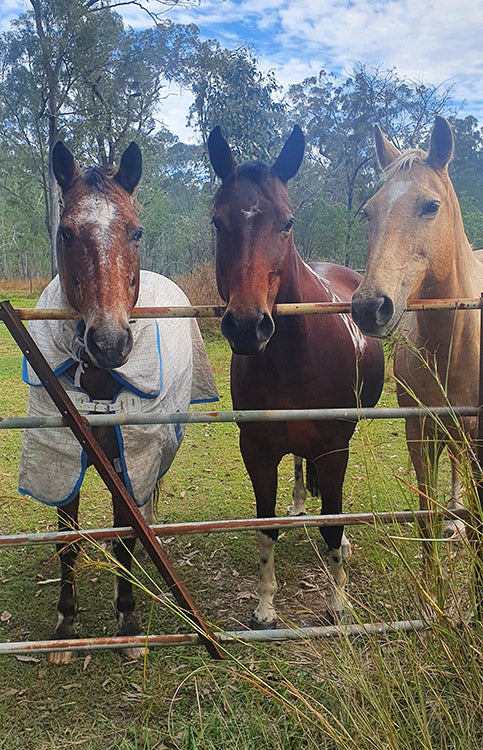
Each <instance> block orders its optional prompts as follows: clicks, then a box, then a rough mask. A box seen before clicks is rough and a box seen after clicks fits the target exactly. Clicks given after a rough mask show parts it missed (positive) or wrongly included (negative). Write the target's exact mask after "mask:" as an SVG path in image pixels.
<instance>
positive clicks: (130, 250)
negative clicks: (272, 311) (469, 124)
mask: <svg viewBox="0 0 483 750" xmlns="http://www.w3.org/2000/svg"><path fill="white" fill-rule="evenodd" d="M52 163H53V170H54V174H55V176H56V179H57V182H58V183H59V185H60V187H61V189H62V197H63V211H62V215H61V219H60V226H59V230H58V235H57V255H58V265H59V278H60V283H59V278H56V279H54V280H53V281H52V282H51V284H49V286H48V287H47V289H46V290H45V291H44V293H43V295H42V297H41V300H40V301H39V304H40V305H41V306H44V307H45V306H47V307H48V306H49V305H48V304H45V301H46V300H47V301H48V300H49V299H51V296H49V295H54V299H56V300H57V301H60V302H61V304H60V306H62V303H63V306H65V305H66V304H70V305H71V307H73V308H74V310H77V311H78V312H80V313H81V314H82V318H83V324H82V323H80V324H79V325H77V323H76V322H75V321H65V322H64V323H59V324H58V326H57V322H55V326H53V327H49V326H50V324H51V323H52V321H49V322H48V325H47V327H45V324H44V322H42V323H40V322H38V321H36V324H37V326H36V327H35V326H34V327H33V328H32V335H34V336H35V332H36V334H37V343H38V344H39V346H40V347H41V349H42V350H43V351H45V349H44V348H43V347H45V346H47V347H49V348H48V349H47V350H48V351H49V353H50V354H51V359H49V362H52V361H59V362H60V363H61V364H60V366H59V368H58V369H57V370H55V372H56V374H57V375H58V376H59V377H60V378H61V380H62V381H63V385H64V387H65V388H66V389H67V390H68V393H69V395H70V396H71V398H73V399H74V400H76V398H77V397H78V396H79V397H80V399H81V400H83V401H85V402H87V405H86V413H90V412H91V411H96V410H97V409H98V407H99V408H100V409H101V410H103V407H106V409H105V410H107V411H116V410H117V409H118V408H122V409H123V410H124V409H128V410H129V409H130V405H131V404H133V403H134V404H136V403H138V405H139V408H138V409H137V410H138V411H139V410H143V411H144V410H147V409H156V408H158V409H159V408H160V406H159V404H160V400H161V399H163V401H162V405H163V408H164V409H166V410H168V411H173V412H174V411H176V410H180V411H185V410H186V409H187V408H188V407H189V403H190V394H191V392H192V391H191V388H192V356H193V357H194V356H195V347H194V344H195V343H196V341H195V337H194V335H193V332H192V322H190V321H186V323H182V325H181V328H180V327H179V323H180V322H181V321H162V322H161V321H134V322H132V321H131V322H130V320H129V317H130V315H131V312H132V309H133V307H134V305H135V303H136V301H137V300H138V295H139V300H141V299H148V298H149V302H148V303H147V304H148V305H151V306H156V303H157V304H158V305H159V304H160V302H159V301H158V297H156V295H157V294H158V290H159V289H161V290H163V291H162V294H164V293H166V294H167V295H168V299H167V300H165V301H163V302H162V303H161V304H182V305H183V304H189V302H188V300H187V298H186V296H185V295H184V293H183V292H182V291H181V290H180V289H179V288H178V287H177V286H176V285H175V284H174V283H173V282H171V281H169V280H168V279H165V278H164V277H162V276H159V275H158V274H152V273H149V272H146V271H141V272H140V269H139V242H140V239H141V235H142V228H141V225H140V222H139V218H138V215H137V205H136V201H135V199H134V191H135V188H136V186H137V184H138V182H139V179H140V177H141V168H142V160H141V152H140V150H139V148H138V146H137V145H136V144H135V143H131V144H130V146H129V147H128V148H127V149H126V151H125V152H124V153H123V155H122V158H121V161H120V165H119V169H118V170H117V171H115V170H114V168H112V167H89V168H87V169H85V170H79V169H78V168H77V166H76V164H75V162H74V158H73V156H72V154H71V153H70V151H69V150H68V149H67V148H66V147H65V146H64V145H63V144H62V143H60V142H59V143H57V144H56V145H55V147H54V150H53V159H52ZM59 290H60V291H59ZM57 294H58V295H59V297H55V295H57ZM140 304H145V305H146V302H144V303H143V302H140ZM50 306H51V307H52V306H59V305H58V304H57V305H52V304H51V305H50ZM166 323H167V324H168V327H167V328H166V327H165V324H166ZM196 331H197V335H198V337H199V332H198V330H197V328H196ZM190 336H191V337H190ZM42 337H43V338H42ZM181 339H182V340H181ZM71 342H72V343H71ZM199 342H201V339H200V338H199ZM146 344H149V346H146ZM192 344H193V352H192ZM201 348H202V349H203V347H201ZM139 349H141V353H139ZM161 353H162V358H163V359H162V370H161ZM46 356H47V355H46ZM203 356H206V355H205V353H204V349H203ZM56 358H57V359H56ZM128 360H129V361H128ZM133 362H134V365H133ZM198 362H200V359H199V355H198ZM206 362H207V360H206ZM52 366H53V365H52ZM133 367H134V368H138V369H134V371H133ZM151 379H152V380H151ZM27 382H30V381H28V380H27ZM152 383H154V384H153V385H151V384H152ZM30 384H31V385H33V386H36V385H39V383H36V382H33V383H30ZM39 392H40V393H39ZM35 399H37V401H35ZM38 399H43V400H44V401H43V402H42V403H43V406H44V407H45V408H47V407H48V405H49V404H50V400H49V398H48V396H47V395H46V394H45V395H44V394H43V389H41V388H40V389H39V388H31V390H30V398H29V409H31V408H33V407H32V404H33V403H38ZM207 400H213V399H207ZM168 403H169V405H171V404H173V408H172V409H170V408H167V404H168ZM39 408H40V407H39ZM151 427H152V426H150V427H149V428H146V427H142V428H140V426H136V427H132V426H131V427H128V426H123V427H122V428H121V427H105V428H101V427H95V428H93V432H94V434H95V436H96V438H97V440H98V441H99V443H100V445H101V447H102V449H103V450H104V452H105V454H106V455H107V457H108V458H109V460H110V461H111V463H113V465H114V467H115V469H116V471H117V472H118V474H119V476H120V477H121V479H122V481H123V482H124V483H125V484H126V485H127V486H128V488H129V489H130V492H131V494H132V495H133V497H134V499H135V500H136V502H137V503H138V505H140V506H142V511H143V514H144V516H145V518H146V520H147V521H148V522H150V523H152V522H153V511H152V494H153V491H154V489H155V487H156V482H157V480H158V478H159V476H160V475H161V474H163V473H164V471H166V470H167V468H168V466H169V464H170V463H171V461H172V460H173V457H174V454H175V453H176V450H177V448H178V446H179V443H180V441H181V438H182V434H183V428H182V427H181V426H180V425H176V426H174V425H163V426H160V425H158V426H157V427H158V428H159V430H158V429H157V428H155V430H151ZM166 427H167V428H168V429H166ZM140 429H141V432H140V431H139V430H140ZM146 429H148V432H145V430H146ZM26 432H28V434H26V435H24V446H23V451H22V457H21V462H20V467H21V468H20V477H19V484H20V483H21V482H22V481H24V482H25V478H26V479H27V482H28V483H27V484H25V483H24V484H20V488H21V491H22V492H24V494H30V495H33V496H34V497H37V498H38V499H40V500H42V501H43V502H47V503H49V504H53V505H57V506H58V522H59V530H63V529H70V528H77V527H78V507H79V491H78V490H79V487H80V484H81V483H82V479H83V476H84V470H85V464H86V460H85V454H82V451H81V448H80V446H78V444H77V443H76V441H75V439H74V438H73V437H72V436H71V435H70V434H68V435H66V431H63V434H61V435H60V436H58V437H55V436H53V435H52V437H49V436H46V435H45V433H52V430H50V431H49V430H38V431H37V432H38V433H41V434H39V435H38V436H37V437H31V436H32V434H33V433H35V432H36V431H35V430H30V431H26ZM61 432H62V431H61ZM54 439H55V440H56V441H57V442H56V444H55V446H54V447H52V445H51V444H49V443H50V441H53V440H54ZM68 440H70V441H71V448H70V449H69V450H64V447H65V445H66V444H67V441H68ZM35 441H37V442H35ZM42 441H43V442H42ZM72 446H73V447H72ZM128 448H129V451H131V452H128ZM77 450H78V451H79V453H77V452H76V451H77ZM34 452H35V455H36V456H37V457H38V458H37V459H36V460H37V461H40V463H41V464H45V465H46V472H45V478H44V475H43V474H42V479H41V480H40V477H39V475H40V474H41V472H40V471H36V468H38V466H37V465H35V466H34V470H33V471H32V469H31V468H30V467H31V465H32V464H33V463H35V462H34V459H33V458H32V455H33V454H34ZM81 454H82V455H81ZM46 456H48V458H46ZM81 463H82V465H81ZM72 467H73V468H72ZM40 468H43V466H42V465H41V466H40ZM67 474H68V477H69V479H68V482H69V484H66V482H65V481H64V479H63V477H64V476H65V475H67ZM57 476H59V477H60V478H59V485H60V487H61V489H58V484H57ZM72 477H73V479H72ZM140 477H141V479H140ZM40 481H42V482H43V484H42V492H43V495H42V494H40V493H39V491H38V490H37V488H38V487H39V482H40ZM62 482H63V484H62ZM51 485H55V490H52V491H51V489H50V487H51ZM25 487H27V489H25ZM32 487H33V489H32ZM114 525H115V526H123V525H129V521H128V518H127V516H126V513H125V510H124V506H122V505H121V503H120V500H119V498H116V497H115V498H114ZM134 544H135V540H134V539H128V540H125V541H118V542H115V543H114V554H115V556H116V558H117V561H118V562H119V564H120V566H123V567H124V568H125V569H126V570H128V571H129V570H130V566H131V558H132V553H133V550H134ZM78 551H79V550H78V547H77V545H75V544H72V545H68V546H65V545H62V544H59V545H58V552H59V555H60V563H61V590H60V598H59V602H58V607H57V609H58V615H59V619H58V624H57V627H56V629H55V632H54V634H53V636H52V637H53V638H54V639H64V638H75V637H76V630H75V624H74V618H75V614H76V610H77V599H76V593H75V585H74V564H75V560H76V557H77V554H78ZM128 579H129V576H128V575H120V576H117V577H116V590H115V607H116V612H117V619H118V631H117V635H136V634H138V633H140V627H139V625H138V622H137V620H136V618H135V616H134V598H133V592H132V584H131V582H130V580H128ZM125 654H126V655H127V656H137V655H139V650H138V649H126V650H125ZM70 656H71V654H70V653H69V652H53V653H51V654H50V660H51V661H54V662H63V661H68V660H69V658H70Z"/></svg>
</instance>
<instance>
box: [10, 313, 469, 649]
mask: <svg viewBox="0 0 483 750" xmlns="http://www.w3.org/2000/svg"><path fill="white" fill-rule="evenodd" d="M3 305H4V303H2V319H3V320H4V322H5V318H4V316H3V309H4V308H3ZM407 309H408V310H425V309H428V310H429V309H450V310H453V309H454V310H456V309H466V310H476V309H479V310H480V311H481V315H482V317H483V302H482V300H477V299H475V300H434V301H427V300H424V301H423V300H420V301H415V302H413V303H411V304H410V305H409V306H408V308H407ZM348 312H349V305H348V304H341V303H315V304H311V305H283V306H282V305H279V306H278V308H277V309H276V314H277V315H293V314H327V313H328V314H341V313H348ZM223 313H224V308H223V307H220V306H197V307H184V308H138V309H136V310H135V311H134V312H133V316H132V317H133V318H143V317H156V318H159V317H198V318H201V317H207V318H210V317H211V318H215V317H221V316H222V315H223ZM16 317H18V318H19V319H23V320H27V319H34V318H37V317H42V318H49V319H54V318H58V319H67V318H73V317H75V315H73V313H72V311H69V310H63V311H59V310H42V311H36V310H29V309H21V310H17V311H16ZM482 330H483V326H482ZM481 350H482V347H481V346H480V352H481ZM482 370H483V368H482V367H481V356H480V397H479V404H480V405H481V404H482V403H483V376H482ZM309 412H310V413H309ZM415 413H418V414H419V413H423V414H426V415H429V414H434V415H435V416H444V415H452V416H454V417H457V416H478V418H479V419H478V422H479V433H478V435H479V440H478V448H477V453H478V455H477V458H478V463H479V465H480V466H481V465H482V463H483V461H482V459H483V455H482V453H483V450H482V447H481V442H482V441H481V437H482V436H483V430H482V422H483V419H482V414H481V406H480V407H478V408H475V407H470V406H464V407H455V408H448V409H446V408H438V409H434V410H432V409H430V408H427V409H401V408H399V409H384V408H381V407H376V408H372V409H352V410H350V409H340V410H338V409H326V410H291V411H278V412H274V411H272V412H239V411H238V412H237V411H224V412H222V411H221V412H213V411H210V412H188V413H184V414H180V413H176V414H160V415H159V416H156V418H155V421H156V422H159V423H170V422H184V423H186V424H188V423H203V424H217V423H218V424H219V423H238V422H241V421H259V420H260V421H289V420H296V419H307V418H308V417H310V419H321V420H324V419H325V420H330V419H334V418H336V417H337V418H342V419H350V420H364V419H403V418H405V417H408V416H414V415H415ZM143 419H144V418H143V417H140V416H139V415H133V416H129V415H108V414H95V415H92V416H90V417H89V418H87V422H88V424H89V425H103V424H104V425H107V424H109V425H112V424H138V423H140V422H142V421H143ZM153 421H154V420H153ZM53 426H63V427H65V428H66V429H68V427H67V426H66V425H65V423H64V422H63V418H62V417H59V418H50V419H45V420H43V419H41V418H40V419H37V420H32V419H28V418H23V417H17V418H14V417H6V418H3V419H2V420H1V421H0V429H28V428H29V427H53ZM478 494H479V501H480V504H481V502H482V494H483V493H482V488H481V485H479V486H478ZM438 515H439V516H445V517H455V515H457V516H458V517H461V518H464V519H465V520H470V521H472V523H473V526H474V527H475V528H477V530H478V531H479V529H480V522H481V519H480V518H479V513H477V514H476V516H474V515H471V514H470V512H469V511H462V512H458V513H456V514H455V513H439V514H438V513H431V512H430V511H401V512H385V513H384V512H383V513H362V514H361V513H358V514H342V515H340V516H332V517H330V516H329V517H327V516H319V515H310V516H303V517H298V518H297V517H296V518H287V517H281V518H271V519H270V518H269V519H231V520H223V521H202V522H196V523H179V524H173V523H171V524H162V525H158V526H153V527H152V531H153V532H154V534H155V535H156V536H159V537H162V536H171V535H176V536H180V535H183V534H193V533H194V534H198V533H213V532H230V531H234V530H253V529H256V528H282V527H286V528H294V527H301V528H309V527H311V526H321V525H323V524H326V525H337V524H340V523H341V521H342V523H344V525H348V526H349V525H359V526H362V527H368V526H371V525H374V524H380V523H382V524H390V523H394V522H404V521H408V520H412V521H414V520H418V519H422V518H425V517H426V518H427V517H429V516H431V517H432V518H436V517H437V516H438ZM135 535H136V534H134V533H133V531H132V529H131V528H128V527H125V528H122V529H112V528H110V529H91V530H83V531H79V532H64V533H63V534H60V533H58V532H57V533H56V532H48V533H44V534H17V535H8V536H7V535H6V536H0V546H15V545H31V544H33V545H38V544H52V543H54V542H58V541H61V540H62V541H69V542H73V541H75V540H77V539H82V540H84V541H99V540H103V539H113V538H119V537H120V538H127V537H130V536H135ZM475 559H476V560H477V564H476V568H477V570H476V576H477V579H478V585H479V586H480V588H479V595H478V603H479V604H480V605H481V568H480V562H481V546H480V542H479V540H478V550H477V557H476V558H475ZM201 604H202V603H201ZM201 609H202V607H201ZM479 615H480V616H481V607H480V611H479ZM424 627H425V622H424V621H423V620H421V619H414V620H405V621H397V622H381V623H375V624H374V623H369V624H364V625H344V626H327V627H320V628H290V629H287V628H280V629H277V630H272V631H263V632H257V631H220V632H215V633H214V634H213V635H214V640H215V642H216V643H217V644H220V645H223V644H229V643H234V642H253V641H260V642H273V641H279V640H282V641H283V640H298V639H304V638H307V637H321V638H327V637H337V636H340V635H341V634H347V635H357V636H361V635H364V634H365V633H381V634H384V633H388V632H397V631H412V630H413V631H418V630H421V629H423V628H424ZM124 640H125V641H126V643H124ZM121 641H122V642H123V643H122V645H138V646H139V644H141V645H148V646H149V647H150V648H151V647H157V646H159V647H161V646H168V645H194V644H199V643H204V645H205V646H206V634H205V633H204V632H203V629H201V633H200V632H194V633H189V634H173V635H160V636H157V635H150V636H138V637H136V638H134V637H132V638H125V639H119V637H116V638H89V639H76V640H75V642H74V643H73V642H72V641H64V642H62V641H55V642H54V641H30V642H28V641H26V642H17V643H5V644H1V645H0V655H2V654H12V653H16V654H19V653H32V652H48V651H50V650H57V651H58V650H62V649H65V650H90V649H100V648H107V649H114V648H119V646H120V645H121Z"/></svg>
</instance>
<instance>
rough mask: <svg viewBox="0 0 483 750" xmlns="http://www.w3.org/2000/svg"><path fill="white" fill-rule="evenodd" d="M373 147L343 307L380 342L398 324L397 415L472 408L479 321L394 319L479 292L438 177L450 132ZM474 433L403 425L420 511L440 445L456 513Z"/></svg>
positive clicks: (452, 197)
mask: <svg viewBox="0 0 483 750" xmlns="http://www.w3.org/2000/svg"><path fill="white" fill-rule="evenodd" d="M375 140H376V153H377V158H378V160H379V164H380V166H381V168H382V170H383V182H382V185H381V187H380V188H379V190H378V191H377V192H376V194H375V195H374V196H373V197H372V198H371V199H370V200H369V201H368V203H367V204H366V206H365V212H366V215H367V219H368V263H367V269H366V274H365V276H364V279H363V281H362V283H361V284H360V286H359V288H358V289H357V291H356V292H355V293H354V296H353V298H352V317H353V318H354V320H355V321H356V323H357V324H358V326H359V327H360V329H361V330H362V331H363V332H364V333H366V334H368V335H370V336H377V337H380V338H383V337H386V336H388V335H389V334H391V333H392V332H394V331H395V329H396V328H397V326H398V325H399V323H400V322H401V319H403V323H402V326H401V328H400V331H399V332H398V338H397V348H396V352H395V363H394V372H395V375H396V378H397V383H398V385H397V390H398V401H399V404H400V406H416V405H421V404H423V405H425V406H447V405H448V404H451V405H452V406H468V405H469V406H471V405H474V406H477V404H478V362H479V356H480V355H479V349H480V314H479V312H478V311H477V310H476V311H470V310H460V311H457V312H455V311H454V310H438V311H429V312H428V311H426V312H411V313H407V314H406V315H404V317H403V313H404V310H405V307H406V304H407V302H409V301H411V300H412V299H415V298H422V299H442V298H455V297H456V298H458V297H459V298H462V297H463V298H464V297H470V298H474V297H479V296H480V294H481V292H482V290H483V263H482V262H481V254H482V251H477V252H475V251H473V249H472V247H471V245H470V243H469V241H468V239H467V237H466V234H465V230H464V227H463V220H462V217H461V210H460V207H459V203H458V199H457V196H456V193H455V191H454V188H453V185H452V183H451V180H450V178H449V175H448V165H449V163H450V161H451V158H452V156H453V148H454V143H453V133H452V130H451V126H450V124H449V123H448V121H447V120H445V119H444V118H443V117H437V118H436V122H435V125H434V128H433V132H432V135H431V141H430V146H429V151H428V152H426V151H422V150H420V149H409V150H408V151H405V152H403V153H401V152H400V151H399V150H398V149H397V148H396V147H395V146H394V145H393V144H392V143H391V142H390V141H389V140H388V139H387V138H386V137H385V136H384V135H383V134H382V132H381V130H380V129H379V128H378V127H376V130H375ZM476 427H477V425H476V418H465V419H463V420H461V422H460V423H459V422H458V420H455V419H453V418H446V419H444V420H442V421H439V422H438V423H436V422H435V421H434V420H432V419H429V418H427V417H424V418H421V419H408V420H407V421H406V437H407V444H408V449H409V453H410V456H411V460H412V463H413V465H414V468H415V471H416V475H417V480H418V486H419V489H420V492H421V494H420V504H421V507H422V508H426V507H428V506H429V505H431V504H432V503H433V502H434V499H435V493H436V475H437V465H438V459H439V456H440V454H441V451H442V450H443V448H444V447H445V446H446V447H447V448H448V451H449V455H450V460H451V468H452V492H451V498H450V501H449V506H448V507H449V508H450V509H457V508H460V507H461V495H462V481H461V460H460V459H461V451H462V449H463V448H464V445H465V438H464V435H466V436H467V437H469V438H470V439H473V438H474V437H475V435H476ZM463 528H464V527H463V525H462V524H461V522H456V521H454V522H453V521H448V522H447V523H446V524H445V529H444V534H445V535H446V536H450V535H456V537H457V536H458V535H460V534H461V533H462V529H463ZM423 531H424V532H425V533H426V532H427V531H428V530H427V529H423ZM424 546H425V549H426V551H427V552H428V551H429V550H428V545H424Z"/></svg>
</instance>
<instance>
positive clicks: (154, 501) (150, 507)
mask: <svg viewBox="0 0 483 750" xmlns="http://www.w3.org/2000/svg"><path fill="white" fill-rule="evenodd" d="M162 481H163V480H162V479H158V482H157V484H156V487H155V488H154V490H153V494H152V495H151V497H150V498H149V500H148V502H147V503H145V504H144V505H143V506H142V508H141V513H142V514H143V518H144V520H145V521H146V523H147V524H148V526H152V525H153V524H155V523H156V516H157V513H158V502H159V497H160V495H161V485H162Z"/></svg>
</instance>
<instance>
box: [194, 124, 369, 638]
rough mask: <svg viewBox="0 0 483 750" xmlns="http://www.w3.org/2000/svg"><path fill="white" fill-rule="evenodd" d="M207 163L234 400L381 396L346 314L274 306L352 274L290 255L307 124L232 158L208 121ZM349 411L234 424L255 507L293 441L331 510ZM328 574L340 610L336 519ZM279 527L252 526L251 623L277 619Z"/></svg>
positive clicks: (335, 292) (271, 403)
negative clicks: (255, 551)
mask: <svg viewBox="0 0 483 750" xmlns="http://www.w3.org/2000/svg"><path fill="white" fill-rule="evenodd" d="M208 148H209V154H210V160H211V164H212V166H213V169H214V170H215V172H216V174H217V175H218V177H220V178H221V180H222V184H221V187H220V188H219V190H218V192H217V194H216V197H215V202H214V211H213V219H212V221H213V224H214V226H215V228H216V235H217V243H216V245H217V249H216V275H217V283H218V289H219V292H220V294H221V296H222V298H223V299H224V300H225V301H226V303H227V309H226V312H225V315H224V317H223V320H222V332H223V334H224V336H225V337H226V338H227V339H228V341H229V343H230V346H231V348H232V351H233V357H232V362H231V392H232V398H233V405H234V407H235V409H302V408H304V409H307V408H309V409H310V408H324V407H337V406H339V407H354V406H356V405H357V404H361V405H365V406H369V405H374V404H375V403H376V401H377V400H378V398H379V396H380V393H381V389H382V384H383V374H384V361H383V355H382V348H381V346H380V345H379V344H378V343H377V342H375V341H374V340H372V339H366V337H365V336H362V335H360V333H359V331H358V329H357V328H356V327H355V326H354V325H353V323H352V321H351V319H350V316H348V315H340V316H335V315H330V316H329V315H312V316H306V317H300V316H298V317H280V318H277V319H276V322H275V321H274V318H273V317H272V309H273V305H274V304H276V303H283V302H330V301H339V300H349V299H350V297H351V295H352V293H353V291H354V290H355V288H356V287H357V285H358V284H359V281H360V276H359V275H358V274H356V273H355V272H354V271H351V270H350V269H348V268H344V267H341V266H337V265H334V264H331V263H317V264H314V266H313V267H309V266H308V265H307V264H306V263H305V262H304V261H303V260H302V258H301V257H300V256H299V255H298V253H297V251H296V249H295V245H294V241H293V234H292V225H293V221H294V220H293V215H292V208H291V205H290V201H289V198H288V193H287V188H286V184H287V182H288V180H289V179H291V178H292V177H294V175H295V174H296V173H297V171H298V169H299V167H300V164H301V162H302V158H303V152H304V136H303V134H302V131H301V130H300V128H298V127H295V128H294V130H293V132H292V134H291V135H290V137H289V138H288V140H287V142H286V143H285V145H284V147H283V149H282V151H281V153H280V156H279V157H278V159H277V160H276V162H275V163H274V164H273V166H272V167H268V166H266V165H265V164H262V163H261V162H247V163H244V164H241V165H238V166H237V165H236V163H235V160H234V158H233V155H232V152H231V150H230V147H229V146H228V144H227V142H226V141H225V139H224V138H223V136H222V134H221V131H220V128H219V127H217V128H215V129H214V130H213V132H212V133H211V134H210V137H209V139H208ZM354 427H355V423H354V422H348V421H333V422H317V421H313V422H309V421H303V422H301V421H300V422H299V421H297V422H286V423H273V422H272V423H270V422H261V423H243V424H240V448H241V452H242V456H243V460H244V462H245V465H246V467H247V470H248V473H249V475H250V479H251V481H252V484H253V489H254V491H255V497H256V503H257V515H258V517H261V518H263V517H269V516H274V515H275V502H276V494H277V468H278V464H279V462H280V460H281V458H282V456H283V455H285V454H287V453H293V454H294V455H296V456H301V457H303V458H306V459H308V460H310V461H312V462H313V463H314V464H315V467H316V471H317V479H318V484H319V488H320V493H321V497H322V513H325V514H328V513H340V512H341V509H342V484H343V481H344V475H345V470H346V466H347V459H348V456H349V440H350V438H351V436H352V434H353V432H354ZM321 533H322V536H323V537H324V539H325V541H326V542H327V545H328V547H329V569H330V573H331V576H332V578H333V581H334V583H335V586H334V587H333V590H332V597H331V602H330V605H329V615H332V617H334V616H335V617H337V616H341V615H342V613H343V611H344V595H343V591H342V589H343V586H344V583H345V578H346V576H345V572H344V568H343V561H342V550H341V540H342V535H343V526H342V525H341V526H337V527H334V526H333V527H321ZM277 536H278V532H277V531H273V532H272V531H269V532H261V533H257V542H258V548H259V553H260V583H259V596H260V600H259V604H258V606H257V608H256V610H255V612H254V614H253V616H252V627H255V628H270V627H273V625H274V624H275V619H276V614H275V609H274V604H273V600H274V596H275V593H276V590H277V585H276V580H275V570H274V542H275V540H276V539H277Z"/></svg>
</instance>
